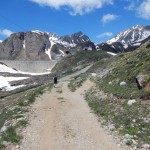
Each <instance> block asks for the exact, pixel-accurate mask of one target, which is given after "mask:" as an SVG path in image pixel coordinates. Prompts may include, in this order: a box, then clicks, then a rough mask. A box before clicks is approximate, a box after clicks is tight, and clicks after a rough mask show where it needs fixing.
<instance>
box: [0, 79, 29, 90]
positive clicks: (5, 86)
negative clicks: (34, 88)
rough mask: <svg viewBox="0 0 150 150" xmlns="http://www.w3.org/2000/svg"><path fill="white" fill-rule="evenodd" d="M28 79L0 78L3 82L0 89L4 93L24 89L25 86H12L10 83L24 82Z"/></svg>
mask: <svg viewBox="0 0 150 150" xmlns="http://www.w3.org/2000/svg"><path fill="white" fill-rule="evenodd" d="M27 78H29V77H3V76H0V81H1V83H0V88H1V89H2V91H11V90H14V89H17V88H20V87H23V86H25V85H18V86H11V85H10V83H9V82H10V81H19V80H24V79H27Z"/></svg>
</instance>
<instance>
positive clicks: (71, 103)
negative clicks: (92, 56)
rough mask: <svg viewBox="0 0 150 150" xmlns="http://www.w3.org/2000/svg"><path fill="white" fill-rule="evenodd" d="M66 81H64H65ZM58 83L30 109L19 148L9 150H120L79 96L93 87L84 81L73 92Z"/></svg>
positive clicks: (64, 83) (62, 82) (81, 96)
mask: <svg viewBox="0 0 150 150" xmlns="http://www.w3.org/2000/svg"><path fill="white" fill-rule="evenodd" d="M65 80H66V79H65ZM67 84H68V81H64V80H61V81H60V82H59V84H58V85H57V87H56V88H53V89H52V91H51V92H47V93H45V94H44V95H43V96H41V97H39V98H38V99H37V101H36V102H35V103H34V104H33V105H32V106H31V111H30V113H31V114H30V116H29V120H30V125H29V126H28V127H27V128H26V129H25V130H24V131H23V137H24V138H23V140H22V143H21V145H20V146H19V147H18V146H17V148H16V146H15V147H14V148H11V149H12V150H16V149H19V150H124V148H121V147H119V146H118V145H117V143H116V140H115V139H114V138H113V136H112V135H108V134H107V132H106V131H105V130H104V129H103V128H102V127H101V126H100V123H99V122H98V119H97V117H96V116H95V115H94V114H93V113H91V110H90V108H89V106H88V104H87V103H86V101H85V100H84V96H83V94H84V93H85V91H86V90H88V89H89V88H90V87H92V86H93V83H92V82H91V81H89V80H88V81H86V82H85V83H84V84H83V86H82V87H80V88H79V89H78V90H77V91H76V92H71V91H70V90H69V89H68V87H67Z"/></svg>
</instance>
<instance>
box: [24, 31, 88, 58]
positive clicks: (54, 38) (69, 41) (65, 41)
mask: <svg viewBox="0 0 150 150" xmlns="http://www.w3.org/2000/svg"><path fill="white" fill-rule="evenodd" d="M32 32H33V33H36V34H37V36H38V35H39V36H40V35H46V36H48V38H49V42H50V46H49V47H46V48H45V53H46V54H47V55H48V57H49V59H50V60H52V56H51V50H52V48H53V46H54V45H55V44H59V45H61V46H63V47H66V48H72V47H75V46H76V45H77V44H79V43H85V42H88V41H90V39H89V37H88V36H86V35H85V34H83V33H82V32H77V33H74V34H72V35H65V36H58V35H57V34H55V33H52V32H50V33H49V32H41V31H39V30H34V31H32ZM23 47H25V45H23ZM60 53H61V54H63V56H64V52H63V51H62V50H61V51H60ZM58 55H59V54H58Z"/></svg>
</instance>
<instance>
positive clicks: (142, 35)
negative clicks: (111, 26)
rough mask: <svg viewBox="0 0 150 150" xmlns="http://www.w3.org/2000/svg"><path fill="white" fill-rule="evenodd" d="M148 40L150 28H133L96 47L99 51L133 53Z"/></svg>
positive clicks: (149, 38) (138, 26) (137, 26)
mask: <svg viewBox="0 0 150 150" xmlns="http://www.w3.org/2000/svg"><path fill="white" fill-rule="evenodd" d="M148 40H150V26H140V25H136V26H133V27H131V28H129V29H127V30H125V31H123V32H120V33H119V34H118V35H116V36H115V37H114V38H112V39H111V40H108V41H106V42H103V43H101V44H99V45H98V48H99V49H102V50H108V51H111V52H128V51H133V50H135V49H136V48H138V47H139V46H141V45H142V44H143V43H145V42H146V41H148Z"/></svg>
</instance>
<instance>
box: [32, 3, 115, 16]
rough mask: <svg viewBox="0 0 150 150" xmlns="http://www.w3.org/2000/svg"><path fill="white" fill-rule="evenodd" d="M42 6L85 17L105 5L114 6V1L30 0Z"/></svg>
mask: <svg viewBox="0 0 150 150" xmlns="http://www.w3.org/2000/svg"><path fill="white" fill-rule="evenodd" d="M30 1H32V2H35V3H37V4H39V5H41V6H49V7H52V8H55V9H59V8H62V7H68V8H70V10H69V13H70V14H71V15H77V14H80V15H83V14H85V13H89V12H91V11H93V10H94V9H98V8H102V6H103V5H104V4H110V5H112V4H113V0H30Z"/></svg>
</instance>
